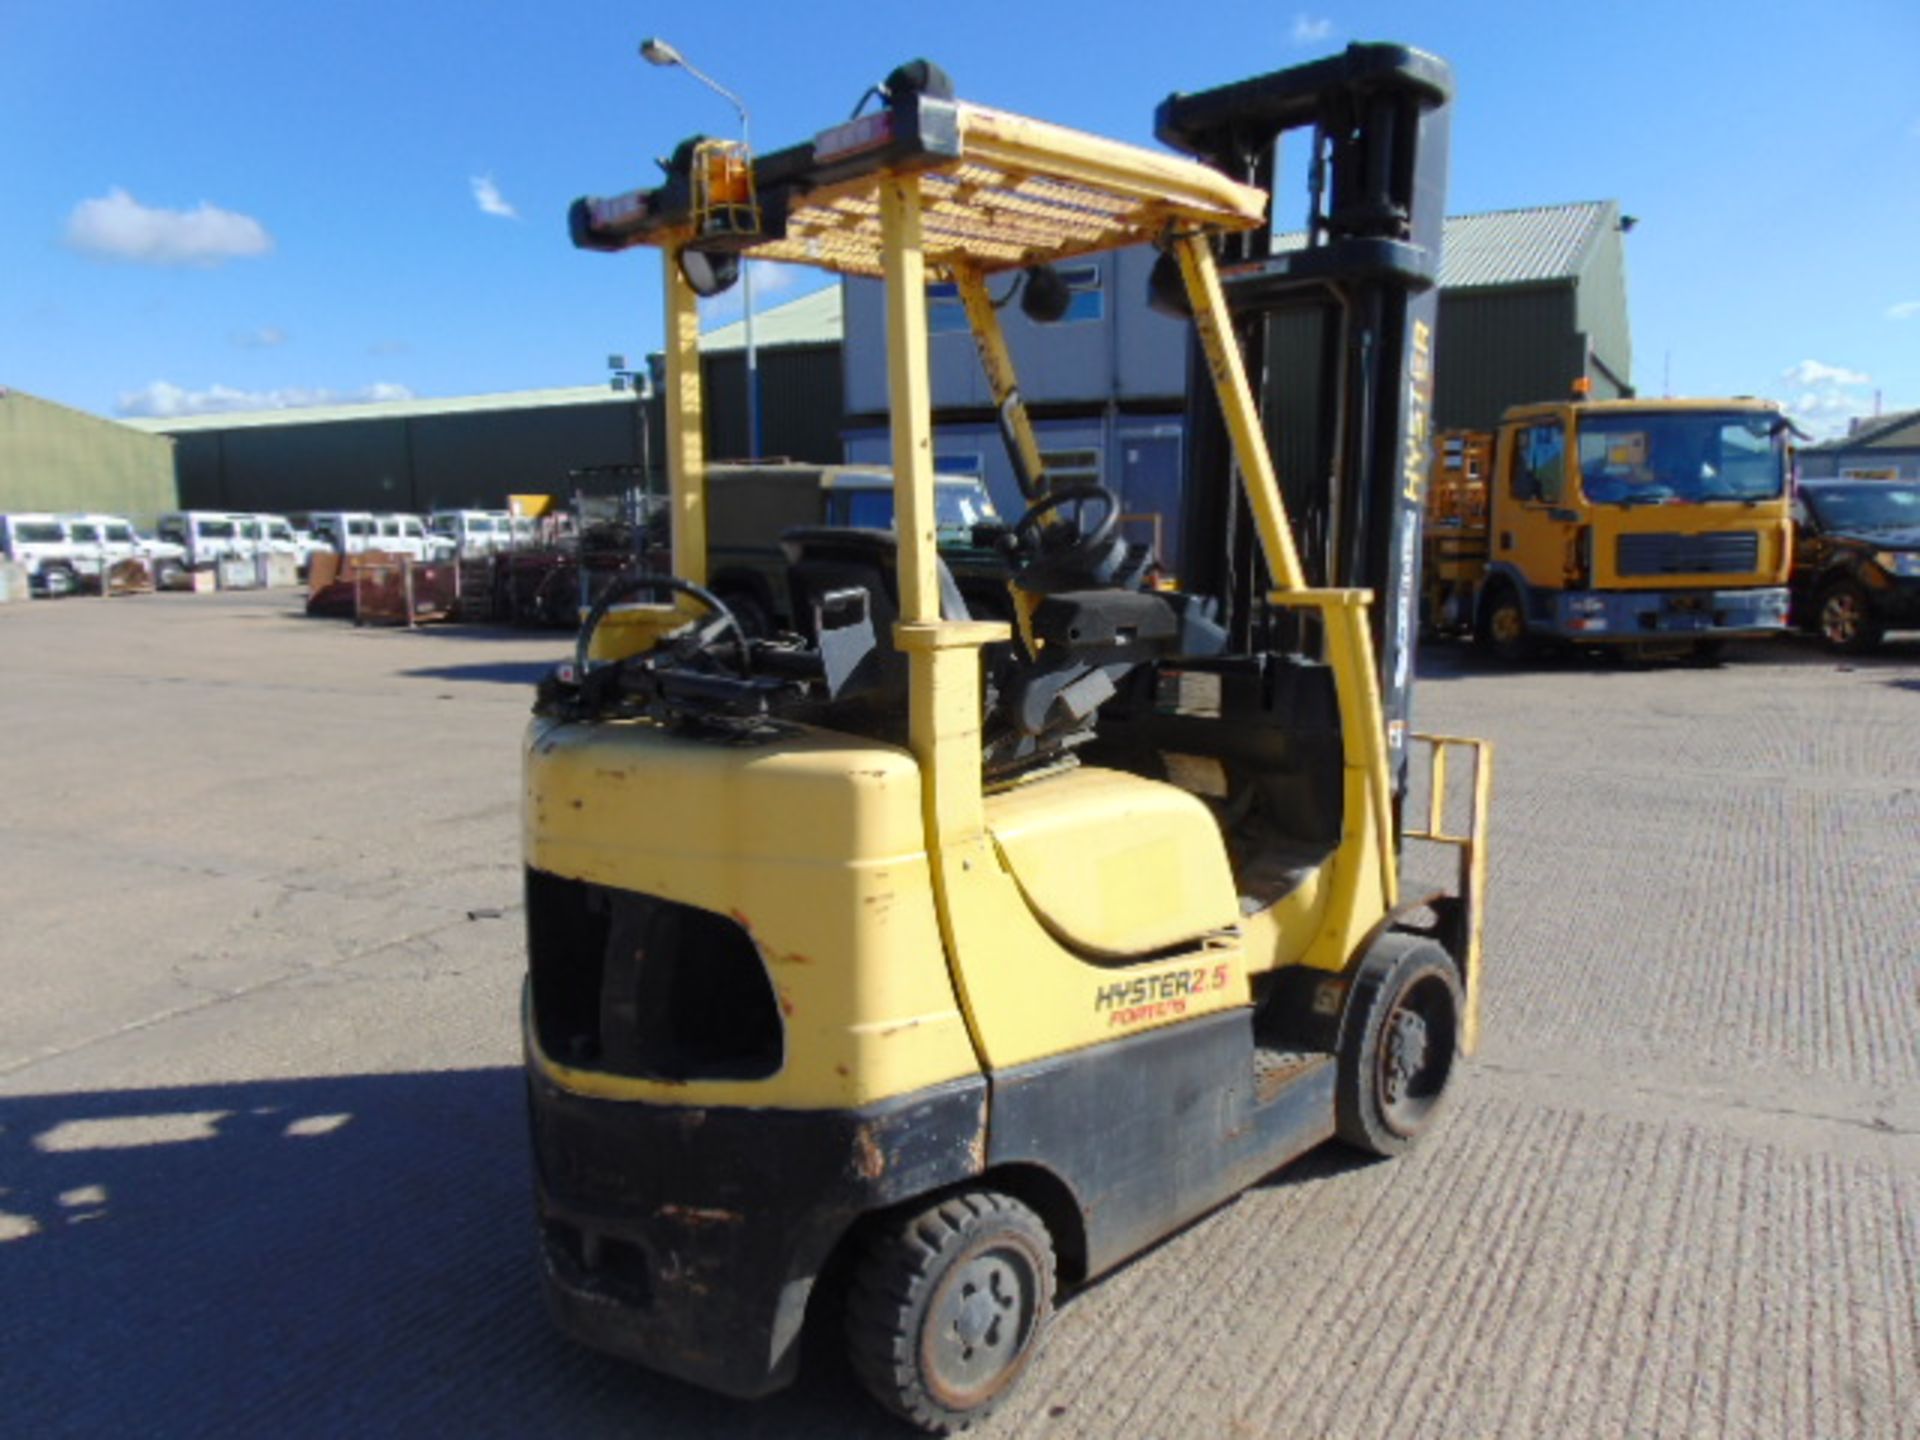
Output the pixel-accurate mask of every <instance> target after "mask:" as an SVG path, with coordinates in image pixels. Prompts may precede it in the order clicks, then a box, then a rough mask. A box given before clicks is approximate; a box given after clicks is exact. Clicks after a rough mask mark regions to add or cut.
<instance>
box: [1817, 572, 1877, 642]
mask: <svg viewBox="0 0 1920 1440" xmlns="http://www.w3.org/2000/svg"><path fill="white" fill-rule="evenodd" d="M1817 614H1818V617H1819V623H1820V638H1821V639H1822V640H1824V641H1826V642H1827V645H1828V647H1829V648H1830V649H1834V650H1838V651H1839V652H1840V653H1841V654H1842V655H1864V654H1866V653H1867V652H1868V651H1869V650H1872V649H1873V648H1874V647H1875V646H1877V645H1878V644H1879V643H1880V640H1881V638H1882V637H1883V636H1884V635H1885V634H1886V626H1885V625H1883V624H1882V623H1881V621H1880V617H1879V616H1878V615H1875V614H1874V613H1873V601H1872V600H1871V599H1870V598H1869V597H1868V595H1867V592H1866V589H1865V587H1864V586H1862V585H1861V584H1860V582H1859V581H1857V580H1836V581H1834V582H1833V584H1831V585H1829V586H1828V587H1827V588H1826V589H1825V590H1823V591H1821V592H1820V608H1819V610H1818V612H1817Z"/></svg>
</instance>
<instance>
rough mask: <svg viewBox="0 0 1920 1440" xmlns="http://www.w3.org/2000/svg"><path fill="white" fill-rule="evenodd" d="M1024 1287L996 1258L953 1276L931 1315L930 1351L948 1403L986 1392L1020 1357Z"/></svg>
mask: <svg viewBox="0 0 1920 1440" xmlns="http://www.w3.org/2000/svg"><path fill="white" fill-rule="evenodd" d="M1030 1314H1031V1306H1030V1304H1029V1301H1028V1296H1027V1290H1026V1287H1025V1286H1024V1285H1023V1284H1022V1283H1021V1278H1020V1276H1019V1275H1017V1274H1016V1273H1015V1272H1014V1269H1013V1266H1012V1265H1010V1264H1009V1263H1008V1262H1007V1261H1006V1260H1005V1259H1003V1258H1001V1257H1000V1256H998V1255H993V1254H988V1255H982V1256H979V1257H977V1258H975V1259H974V1260H972V1261H970V1262H968V1263H967V1264H966V1265H964V1266H963V1267H962V1268H961V1269H960V1270H959V1272H958V1273H957V1274H955V1276H954V1277H953V1280H952V1283H951V1284H950V1285H949V1286H948V1287H947V1291H946V1294H945V1296H944V1297H943V1299H942V1302H941V1304H940V1305H939V1308H938V1311H937V1312H936V1324H935V1327H934V1329H933V1333H932V1338H933V1340H934V1344H933V1346H932V1347H931V1348H932V1351H933V1354H932V1355H931V1356H930V1358H931V1359H933V1360H934V1362H935V1363H934V1366H933V1367H932V1368H933V1370H934V1372H935V1375H934V1378H936V1379H937V1387H936V1388H937V1389H938V1390H939V1391H940V1392H942V1394H943V1398H945V1399H947V1400H948V1402H949V1403H953V1402H955V1401H961V1402H964V1401H965V1400H966V1398H967V1397H969V1396H972V1395H976V1394H978V1393H981V1392H985V1391H991V1389H992V1388H993V1386H994V1385H995V1384H996V1382H998V1381H999V1380H1000V1378H1001V1375H1002V1372H1003V1371H1005V1370H1006V1368H1007V1367H1008V1366H1009V1365H1010V1364H1012V1363H1013V1362H1014V1361H1015V1360H1017V1359H1018V1358H1019V1355H1020V1351H1021V1348H1022V1344H1023V1342H1024V1337H1025V1335H1026V1333H1027V1330H1028V1328H1029V1325H1030Z"/></svg>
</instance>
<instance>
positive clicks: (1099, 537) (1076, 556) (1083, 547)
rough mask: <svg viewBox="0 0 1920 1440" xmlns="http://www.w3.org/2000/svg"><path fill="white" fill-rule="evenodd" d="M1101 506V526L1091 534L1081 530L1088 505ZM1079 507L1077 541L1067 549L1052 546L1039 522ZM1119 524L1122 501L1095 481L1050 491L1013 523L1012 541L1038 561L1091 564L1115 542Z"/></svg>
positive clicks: (1094, 528)
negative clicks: (1060, 512) (1103, 549)
mask: <svg viewBox="0 0 1920 1440" xmlns="http://www.w3.org/2000/svg"><path fill="white" fill-rule="evenodd" d="M1090 500H1094V501H1098V502H1099V503H1100V506H1101V509H1102V512H1103V513H1102V514H1101V516H1100V523H1099V524H1097V525H1095V526H1094V527H1093V529H1092V530H1091V531H1085V532H1083V531H1082V530H1081V529H1080V522H1081V516H1083V515H1084V514H1085V513H1086V506H1087V502H1088V501H1090ZM1075 504H1077V505H1078V506H1079V507H1080V508H1079V509H1078V510H1076V511H1075V512H1074V517H1073V518H1074V532H1075V533H1074V538H1073V539H1072V541H1070V542H1069V543H1067V544H1065V545H1051V546H1050V545H1049V544H1048V533H1047V531H1045V530H1043V529H1042V528H1041V525H1040V522H1041V521H1042V520H1044V519H1046V517H1047V516H1049V515H1051V514H1053V513H1054V512H1055V511H1056V510H1062V509H1065V508H1066V507H1067V506H1068V505H1075ZM1119 524H1120V497H1119V496H1118V495H1115V494H1114V493H1113V491H1111V490H1109V489H1108V488H1107V487H1106V486H1104V485H1101V484H1098V483H1097V482H1095V481H1092V480H1082V481H1081V482H1080V483H1079V484H1077V485H1065V486H1062V487H1061V488H1060V489H1058V490H1051V491H1048V492H1047V493H1046V494H1045V495H1042V496H1041V497H1040V498H1039V499H1038V500H1036V501H1034V502H1033V504H1031V505H1029V506H1028V507H1027V509H1026V513H1025V514H1023V515H1022V516H1021V517H1020V518H1019V519H1018V520H1016V521H1014V523H1013V538H1014V540H1015V541H1016V542H1018V544H1019V545H1020V547H1021V548H1022V549H1025V550H1030V551H1032V553H1033V554H1034V556H1035V557H1036V558H1038V559H1044V560H1047V561H1050V562H1052V563H1054V564H1060V563H1062V562H1065V561H1068V560H1070V559H1072V560H1085V561H1088V562H1091V561H1094V560H1097V559H1099V558H1100V552H1101V550H1102V548H1103V547H1104V546H1105V545H1106V544H1107V542H1108V541H1109V540H1111V539H1112V538H1113V532H1114V530H1115V528H1116V527H1117V526H1118V525H1119Z"/></svg>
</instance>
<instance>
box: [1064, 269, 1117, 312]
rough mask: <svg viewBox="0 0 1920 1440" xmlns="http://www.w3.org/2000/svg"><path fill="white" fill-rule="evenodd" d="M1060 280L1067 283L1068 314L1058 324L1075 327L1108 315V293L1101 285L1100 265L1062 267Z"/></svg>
mask: <svg viewBox="0 0 1920 1440" xmlns="http://www.w3.org/2000/svg"><path fill="white" fill-rule="evenodd" d="M1060 278H1061V280H1063V281H1064V282H1066V287H1067V313H1066V314H1064V315H1062V316H1061V317H1060V319H1059V320H1058V322H1056V323H1058V324H1061V325H1074V324H1078V323H1079V322H1080V321H1082V320H1098V319H1100V318H1101V317H1102V316H1103V315H1105V314H1106V313H1107V292H1106V290H1105V289H1104V288H1103V287H1102V286H1101V284H1100V267H1099V266H1098V265H1062V266H1061V267H1060Z"/></svg>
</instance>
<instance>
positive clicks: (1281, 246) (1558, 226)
mask: <svg viewBox="0 0 1920 1440" xmlns="http://www.w3.org/2000/svg"><path fill="white" fill-rule="evenodd" d="M1619 215H1620V206H1619V204H1618V202H1617V201H1613V200H1583V201H1580V202H1577V203H1575V204H1571V205H1538V206H1534V207H1532V208H1530V209H1525V210H1489V211H1487V212H1486V213H1484V214H1480V215H1452V216H1449V217H1448V218H1447V223H1446V229H1445V231H1444V233H1443V235H1442V237H1441V241H1440V284H1441V286H1442V287H1443V288H1444V289H1448V290H1471V289H1476V288H1481V287H1487V286H1495V285H1534V284H1540V283H1542V282H1544V281H1552V280H1572V279H1575V278H1576V277H1577V276H1578V275H1579V274H1580V265H1581V262H1582V260H1584V258H1585V257H1586V252H1587V247H1588V246H1589V245H1590V244H1592V243H1593V237H1594V236H1595V235H1597V234H1598V233H1600V230H1601V228H1602V227H1603V226H1606V225H1613V224H1618V223H1619ZM1305 243H1306V237H1305V235H1303V234H1302V233H1301V232H1300V231H1297V230H1295V231H1290V232H1288V233H1287V234H1284V235H1276V236H1275V237H1274V248H1275V249H1276V250H1298V249H1300V248H1301V246H1302V245H1304V244H1305Z"/></svg>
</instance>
